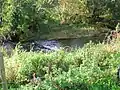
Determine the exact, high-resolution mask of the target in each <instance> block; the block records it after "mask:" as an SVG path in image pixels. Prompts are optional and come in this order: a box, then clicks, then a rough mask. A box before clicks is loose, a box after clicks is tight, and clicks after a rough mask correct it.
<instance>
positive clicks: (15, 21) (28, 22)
mask: <svg viewBox="0 0 120 90" xmlns="http://www.w3.org/2000/svg"><path fill="white" fill-rule="evenodd" d="M1 8H2V13H1V14H2V21H3V23H2V26H1V27H0V33H1V35H2V36H6V35H7V36H6V37H8V36H11V38H12V39H15V38H16V39H17V40H18V41H19V40H23V39H25V38H27V37H28V38H30V36H31V37H33V36H34V37H35V36H36V34H38V33H39V34H38V36H40V34H43V32H46V33H50V32H54V28H55V27H59V28H60V27H61V25H62V27H64V26H65V25H67V26H68V27H70V26H72V27H79V28H81V27H94V26H95V27H104V28H106V27H108V28H110V29H115V26H116V25H117V23H118V21H119V19H120V17H119V16H120V12H119V11H120V10H119V9H120V1H119V0H21V1H20V0H4V1H2V5H1ZM57 30H63V29H57ZM80 30H81V29H80ZM80 30H79V31H80ZM79 31H78V32H79Z"/></svg>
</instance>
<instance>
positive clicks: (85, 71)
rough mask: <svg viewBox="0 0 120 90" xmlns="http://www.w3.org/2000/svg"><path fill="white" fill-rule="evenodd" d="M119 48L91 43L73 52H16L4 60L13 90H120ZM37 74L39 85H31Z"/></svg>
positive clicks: (119, 45)
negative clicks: (119, 73) (118, 72)
mask: <svg viewBox="0 0 120 90" xmlns="http://www.w3.org/2000/svg"><path fill="white" fill-rule="evenodd" d="M119 47H120V42H114V43H111V44H94V43H89V44H86V45H85V46H84V47H83V48H79V49H76V50H72V51H71V52H65V51H63V50H60V51H57V52H53V53H42V52H20V51H17V49H16V50H15V51H14V53H13V55H12V57H10V58H8V57H4V59H5V67H6V76H7V81H8V86H9V88H10V87H11V89H9V90H16V89H17V88H18V90H33V88H34V90H120V86H119V84H120V83H119V82H118V80H117V74H116V73H117V69H118V66H119V65H120V48H119ZM33 73H36V77H37V78H39V80H38V81H37V82H34V81H31V80H32V75H33ZM28 82H29V83H28Z"/></svg>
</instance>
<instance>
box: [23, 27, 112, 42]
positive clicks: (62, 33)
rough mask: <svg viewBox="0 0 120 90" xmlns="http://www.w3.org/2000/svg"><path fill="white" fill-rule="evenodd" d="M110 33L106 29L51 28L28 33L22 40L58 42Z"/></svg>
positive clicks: (103, 35)
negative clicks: (52, 40)
mask: <svg viewBox="0 0 120 90" xmlns="http://www.w3.org/2000/svg"><path fill="white" fill-rule="evenodd" d="M109 31H110V29H107V28H95V27H78V28H76V27H70V26H69V27H68V26H63V27H60V26H58V27H52V28H50V29H49V30H47V31H45V32H44V33H41V32H40V31H39V32H29V33H28V35H27V36H26V37H23V38H24V39H23V38H22V39H23V40H25V41H27V40H38V39H43V40H51V39H54V40H59V39H72V38H81V37H98V38H100V37H105V35H106V34H107V33H108V32H109Z"/></svg>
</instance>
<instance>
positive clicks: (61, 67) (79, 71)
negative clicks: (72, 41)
mask: <svg viewBox="0 0 120 90" xmlns="http://www.w3.org/2000/svg"><path fill="white" fill-rule="evenodd" d="M119 20H120V0H0V40H3V41H4V40H5V39H7V40H11V41H13V42H21V41H28V40H29V39H33V40H35V39H38V38H39V39H46V38H47V39H48V38H49V39H51V38H52V39H53V38H54V37H55V39H57V38H66V37H68V38H71V37H75V38H77V37H80V36H85V34H86V32H87V34H91V32H92V33H93V32H94V33H95V34H96V35H97V36H98V35H99V34H100V32H103V31H108V30H109V29H110V30H113V29H115V27H116V25H117V27H116V32H117V34H118V32H119V29H120V23H119ZM103 28H104V29H103ZM73 32H74V33H73ZM116 32H115V33H116ZM113 33H114V32H113ZM56 36H57V37H56ZM114 37H115V38H116V36H114ZM2 38H3V39H2ZM110 39H111V36H110ZM119 47H120V41H119V40H118V39H115V41H114V40H113V41H110V42H109V44H108V43H107V44H106V43H99V44H94V43H92V42H90V43H88V44H86V45H85V46H84V47H83V48H76V49H71V51H65V50H63V49H61V50H59V51H56V52H51V53H43V52H41V51H40V52H32V51H30V52H26V51H21V50H19V49H18V48H17V47H16V48H15V49H14V51H13V52H12V55H11V56H10V57H8V56H7V55H6V52H5V50H4V49H3V52H4V60H5V70H6V78H7V82H8V87H9V90H16V89H17V90H120V81H119V80H118V78H117V69H118V66H119V65H120V60H119V59H120V58H119V56H120V48H119ZM1 51H2V49H1ZM0 82H1V81H0ZM0 90H1V83H0Z"/></svg>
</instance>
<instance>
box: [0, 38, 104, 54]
mask: <svg viewBox="0 0 120 90" xmlns="http://www.w3.org/2000/svg"><path fill="white" fill-rule="evenodd" d="M103 39H104V36H101V37H98V36H96V37H87V36H86V37H81V38H68V39H58V40H37V41H30V42H24V43H21V44H20V47H19V49H21V50H26V51H30V50H32V51H40V50H42V51H45V52H48V51H56V50H59V49H60V47H66V46H67V47H71V48H76V47H80V48H82V47H83V46H84V45H85V44H86V43H89V42H90V41H92V42H94V43H99V42H102V41H103ZM15 45H17V43H13V42H10V41H7V42H5V43H4V44H3V45H2V46H3V47H4V48H5V50H6V52H9V53H10V51H12V50H11V48H12V49H14V48H15Z"/></svg>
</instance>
